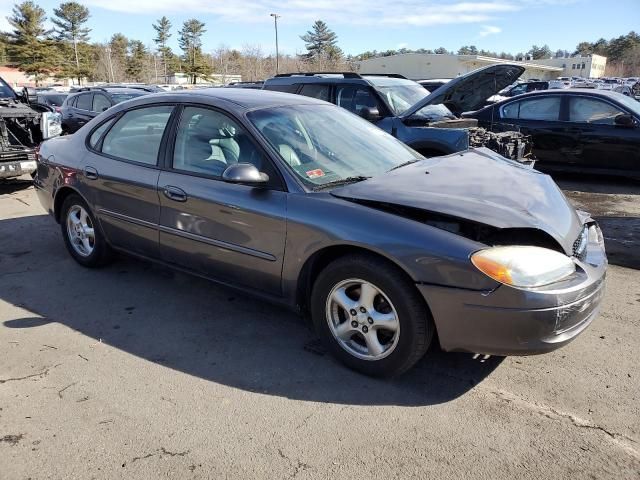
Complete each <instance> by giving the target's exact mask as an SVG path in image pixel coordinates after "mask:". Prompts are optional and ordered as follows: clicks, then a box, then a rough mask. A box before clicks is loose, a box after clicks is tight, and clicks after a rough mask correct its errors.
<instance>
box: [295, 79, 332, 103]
mask: <svg viewBox="0 0 640 480" xmlns="http://www.w3.org/2000/svg"><path fill="white" fill-rule="evenodd" d="M300 95H304V96H305V97H311V98H317V99H318V100H324V101H325V102H328V101H329V85H320V84H317V83H307V84H305V85H303V86H302V90H300Z"/></svg>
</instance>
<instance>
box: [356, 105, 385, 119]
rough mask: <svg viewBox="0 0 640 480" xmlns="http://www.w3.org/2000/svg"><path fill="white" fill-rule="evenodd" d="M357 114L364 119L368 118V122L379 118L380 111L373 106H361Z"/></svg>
mask: <svg viewBox="0 0 640 480" xmlns="http://www.w3.org/2000/svg"><path fill="white" fill-rule="evenodd" d="M358 114H359V115H360V116H361V117H362V118H364V119H365V120H369V121H370V122H375V121H377V120H380V112H379V111H378V109H377V108H375V107H362V108H361V109H360V111H359V112H358Z"/></svg>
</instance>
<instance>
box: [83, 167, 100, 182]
mask: <svg viewBox="0 0 640 480" xmlns="http://www.w3.org/2000/svg"><path fill="white" fill-rule="evenodd" d="M84 176H85V177H86V178H88V179H89V180H97V179H98V170H96V169H95V168H93V167H84Z"/></svg>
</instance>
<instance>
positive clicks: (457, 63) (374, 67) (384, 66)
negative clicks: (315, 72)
mask: <svg viewBox="0 0 640 480" xmlns="http://www.w3.org/2000/svg"><path fill="white" fill-rule="evenodd" d="M496 63H517V64H519V65H522V66H523V67H525V69H526V70H525V72H524V73H523V74H522V77H521V78H522V79H523V80H527V79H530V78H537V79H540V80H548V79H552V78H556V77H558V76H560V75H561V74H562V72H563V69H562V68H561V67H557V66H549V65H542V64H537V63H532V62H531V61H528V62H516V61H513V60H504V59H502V58H493V57H485V56H483V55H448V54H444V55H441V54H435V53H434V54H429V53H405V54H400V55H391V56H388V57H376V58H369V59H367V60H362V61H361V62H358V67H359V68H358V73H360V74H367V73H399V74H401V75H404V76H405V77H407V78H410V79H412V80H424V79H429V78H455V77H458V76H460V75H464V74H465V73H468V72H471V71H473V70H476V69H478V68H480V67H484V66H487V65H493V64H496Z"/></svg>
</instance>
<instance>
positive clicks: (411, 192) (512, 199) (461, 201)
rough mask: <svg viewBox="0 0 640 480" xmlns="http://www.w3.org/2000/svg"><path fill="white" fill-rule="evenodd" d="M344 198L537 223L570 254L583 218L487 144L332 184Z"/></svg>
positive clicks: (548, 183) (539, 177)
mask: <svg viewBox="0 0 640 480" xmlns="http://www.w3.org/2000/svg"><path fill="white" fill-rule="evenodd" d="M331 193H332V195H334V196H336V197H339V198H344V199H346V200H355V201H358V200H360V201H366V202H368V203H371V202H380V203H384V204H391V205H402V206H407V207H413V208H418V209H422V210H425V211H429V212H434V213H439V214H443V215H448V216H451V217H457V218H461V219H466V220H470V221H473V222H477V223H482V224H485V225H490V226H493V227H496V228H536V229H540V230H542V231H544V232H546V233H548V234H549V235H551V236H552V237H553V238H554V239H555V240H556V241H557V242H558V243H559V244H560V246H561V247H562V248H563V249H564V251H565V253H567V254H568V255H571V254H572V252H573V242H574V241H575V240H576V239H577V238H578V236H579V234H580V232H581V229H582V221H581V220H580V218H579V216H578V214H577V213H576V210H575V209H574V208H573V207H572V206H571V205H570V204H569V202H568V201H567V199H566V198H565V196H564V194H563V193H562V192H561V191H560V189H559V188H558V186H557V185H556V184H555V183H554V181H553V180H552V179H551V177H549V176H548V175H544V174H542V173H540V172H538V171H536V170H533V169H531V168H529V167H526V166H523V165H520V164H518V163H516V162H513V161H510V160H507V159H505V158H504V157H501V156H500V155H498V154H496V153H495V152H492V151H491V150H489V149H487V148H479V149H473V150H468V151H466V152H463V153H457V154H453V155H449V156H446V157H434V158H430V159H426V160H422V161H419V162H416V163H414V164H410V165H407V166H404V167H400V168H398V169H397V170H393V171H391V172H388V173H386V174H383V175H378V176H375V177H373V178H371V179H369V180H367V181H364V182H359V183H354V184H350V185H347V186H344V187H340V188H336V189H334V190H333V191H332V192H331Z"/></svg>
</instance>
